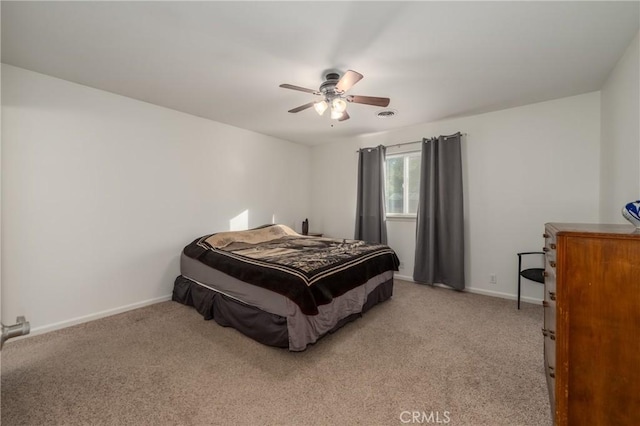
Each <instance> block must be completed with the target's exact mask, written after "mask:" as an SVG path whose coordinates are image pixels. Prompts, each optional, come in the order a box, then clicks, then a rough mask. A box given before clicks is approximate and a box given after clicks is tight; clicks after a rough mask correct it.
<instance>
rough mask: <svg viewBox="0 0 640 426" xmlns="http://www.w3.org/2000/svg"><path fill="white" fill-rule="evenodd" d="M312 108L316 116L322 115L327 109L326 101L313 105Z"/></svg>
mask: <svg viewBox="0 0 640 426" xmlns="http://www.w3.org/2000/svg"><path fill="white" fill-rule="evenodd" d="M313 108H314V109H315V110H316V112H317V113H318V115H322V114H324V112H325V111H326V110H327V108H329V104H328V103H327V101H320V102H316V103H315V104H313Z"/></svg>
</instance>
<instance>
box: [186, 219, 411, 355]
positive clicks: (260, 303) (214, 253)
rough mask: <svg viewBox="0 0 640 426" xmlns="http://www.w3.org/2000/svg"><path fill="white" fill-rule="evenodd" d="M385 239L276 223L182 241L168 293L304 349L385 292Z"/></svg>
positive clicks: (388, 289) (261, 336)
mask: <svg viewBox="0 0 640 426" xmlns="http://www.w3.org/2000/svg"><path fill="white" fill-rule="evenodd" d="M398 264H399V261H398V258H397V256H396V255H395V253H394V252H393V250H391V249H390V248H389V247H388V246H386V245H381V244H371V243H366V242H364V241H356V240H335V239H329V238H317V237H309V236H302V235H299V234H297V233H295V232H294V231H293V230H291V229H290V228H288V227H286V226H283V225H271V226H266V227H261V228H257V229H254V230H249V231H239V232H221V233H217V234H212V235H207V236H204V237H201V238H198V239H197V240H195V241H194V242H192V243H191V244H189V245H188V246H187V247H185V249H184V251H183V253H182V256H181V275H180V276H179V277H178V278H177V279H176V282H175V285H174V292H173V300H175V301H178V302H180V303H183V304H186V305H189V306H193V307H195V308H196V310H198V312H200V313H201V314H202V315H203V316H204V318H205V319H214V320H215V321H216V322H217V323H219V324H220V325H223V326H231V327H234V328H236V329H237V330H239V331H241V332H242V333H244V334H245V335H247V336H249V337H251V338H253V339H255V340H257V341H259V342H261V343H264V344H267V345H272V346H278V347H288V348H289V349H290V350H293V351H299V350H304V349H305V348H306V346H307V345H308V344H310V343H313V342H315V341H316V340H317V339H319V338H320V337H321V336H323V335H325V334H326V333H329V332H333V331H335V330H337V329H338V328H340V327H341V326H342V325H344V324H345V323H347V322H349V321H351V320H353V319H355V318H357V317H358V316H360V315H361V314H362V313H363V312H366V311H367V310H368V309H370V308H371V307H372V306H374V305H375V304H377V303H380V302H382V301H384V300H387V299H388V298H390V297H391V295H392V292H393V271H395V270H397V267H398Z"/></svg>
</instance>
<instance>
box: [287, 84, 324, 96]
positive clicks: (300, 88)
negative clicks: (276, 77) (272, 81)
mask: <svg viewBox="0 0 640 426" xmlns="http://www.w3.org/2000/svg"><path fill="white" fill-rule="evenodd" d="M280 87H282V88H283V89H291V90H298V91H300V92H306V93H313V94H314V95H319V93H318V91H316V90H312V89H307V88H304V87H300V86H294V85H293V84H281V85H280Z"/></svg>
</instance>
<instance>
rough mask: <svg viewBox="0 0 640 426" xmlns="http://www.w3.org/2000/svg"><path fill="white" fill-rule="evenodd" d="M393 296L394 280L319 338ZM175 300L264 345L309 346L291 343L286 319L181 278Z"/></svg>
mask: <svg viewBox="0 0 640 426" xmlns="http://www.w3.org/2000/svg"><path fill="white" fill-rule="evenodd" d="M392 294H393V278H391V279H388V280H386V281H384V282H382V283H380V284H379V285H377V286H376V287H375V288H374V289H373V290H372V291H370V292H369V293H368V294H367V296H366V300H365V302H364V304H363V305H362V309H361V310H360V312H356V313H352V314H349V315H346V316H345V317H344V318H341V319H340V320H339V321H337V323H336V324H335V325H334V326H333V327H332V328H331V329H329V330H328V331H327V332H323V333H322V334H321V335H320V336H318V337H317V338H319V337H322V336H324V335H326V334H327V333H333V332H334V331H336V330H338V329H339V328H341V327H342V326H343V325H345V324H347V323H348V322H351V321H353V320H355V319H356V318H358V317H360V316H362V314H363V313H365V312H367V311H368V310H369V309H371V308H372V307H373V306H375V305H377V304H378V303H380V302H383V301H385V300H387V299H389V298H390V297H391V296H392ZM172 300H174V301H176V302H179V303H182V304H184V305H187V306H193V307H194V308H195V309H196V310H197V311H198V312H199V313H200V314H201V315H202V316H203V317H204V319H205V320H210V319H213V320H214V321H215V322H217V323H218V324H220V325H221V326H224V327H233V328H235V329H236V330H238V331H240V332H241V333H243V334H244V335H246V336H248V337H251V338H252V339H254V340H256V341H258V342H260V343H263V344H265V345H269V346H275V347H279V348H289V349H290V350H294V351H299V350H304V349H305V348H306V345H303V346H301V345H300V344H296V345H292V344H291V339H290V336H289V327H288V324H287V317H284V316H281V315H277V314H272V313H269V312H266V311H264V310H262V309H260V308H257V307H255V306H251V305H248V304H246V303H243V302H241V301H239V300H237V299H234V298H232V297H229V296H227V295H225V294H223V293H221V292H218V291H215V290H213V289H211V288H208V287H206V286H203V285H201V284H199V283H197V282H195V281H193V280H190V279H189V278H186V277H184V276H182V275H179V276H178V277H177V278H176V280H175V283H174V287H173V297H172ZM317 338H313V339H310V340H309V342H308V343H314V342H315V341H316V340H317Z"/></svg>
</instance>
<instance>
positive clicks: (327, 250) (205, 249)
mask: <svg viewBox="0 0 640 426" xmlns="http://www.w3.org/2000/svg"><path fill="white" fill-rule="evenodd" d="M215 235H216V234H211V235H206V236H204V237H201V238H198V239H197V240H195V241H193V242H192V243H191V244H189V245H188V246H187V247H185V249H184V254H185V255H186V256H188V257H191V258H194V259H197V260H199V261H201V262H203V263H204V264H206V265H208V266H210V267H212V268H215V269H217V270H219V271H221V272H224V273H225V274H228V275H230V276H232V277H234V278H237V279H239V280H242V281H244V282H247V283H250V284H253V285H257V286H260V287H263V288H266V289H269V290H271V291H274V292H276V293H279V294H282V295H283V296H286V297H288V298H289V299H291V300H292V301H293V302H295V303H296V304H297V305H298V306H299V307H300V310H301V311H302V312H303V313H305V314H307V315H316V314H317V313H318V306H320V305H324V304H327V303H329V302H331V300H332V299H333V298H334V297H337V296H340V295H342V294H344V293H346V292H347V291H349V290H351V289H353V288H355V287H357V286H359V285H362V284H364V283H365V282H367V281H368V280H369V279H370V278H372V277H374V276H376V275H379V274H381V273H383V272H385V271H389V270H394V271H397V270H398V265H399V263H400V262H399V260H398V257H397V256H396V254H395V252H394V251H393V250H392V249H391V248H389V247H388V246H386V245H382V244H372V243H366V242H364V241H357V240H336V239H330V238H314V237H308V236H302V235H286V236H282V237H280V238H277V239H273V240H270V241H265V242H258V243H247V242H237V243H230V244H228V245H226V246H225V247H221V248H218V247H213V246H212V245H211V244H209V243H208V242H207V241H206V240H207V239H209V238H210V237H212V236H215Z"/></svg>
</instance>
